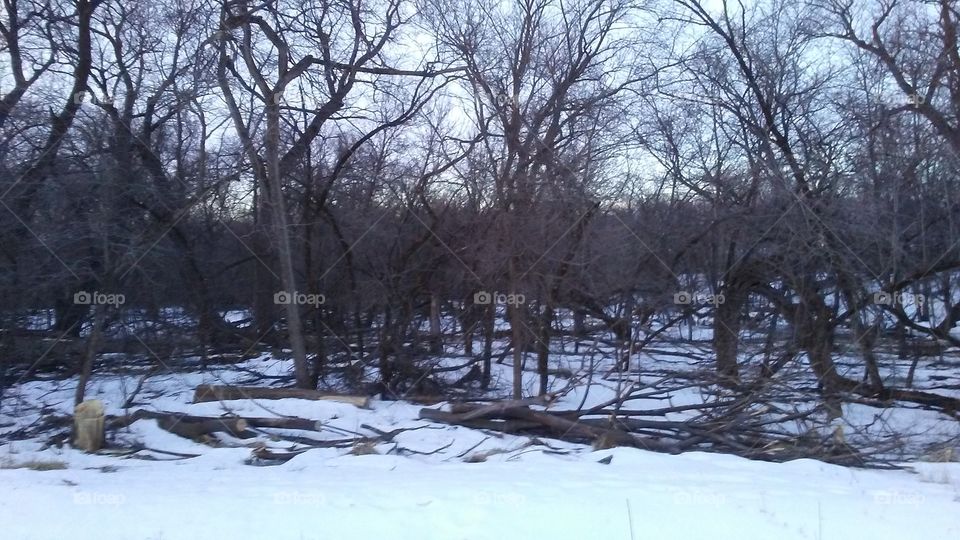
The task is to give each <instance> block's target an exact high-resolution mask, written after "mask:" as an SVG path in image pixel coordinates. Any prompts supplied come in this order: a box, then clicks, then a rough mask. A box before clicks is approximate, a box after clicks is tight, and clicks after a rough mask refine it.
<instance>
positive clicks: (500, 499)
mask: <svg viewBox="0 0 960 540" xmlns="http://www.w3.org/2000/svg"><path fill="white" fill-rule="evenodd" d="M14 450H15V449H14V448H7V449H6V450H5V452H12V451H14ZM248 454H249V452H248V450H247V449H241V448H220V449H215V450H212V451H209V452H207V453H206V454H205V455H204V456H202V457H201V458H195V459H191V460H183V461H135V460H129V461H128V462H125V463H124V464H123V465H122V466H119V467H118V468H117V469H116V470H114V471H113V472H104V471H103V470H101V469H97V468H95V467H96V466H97V465H98V464H99V463H100V462H103V463H107V462H111V463H115V460H110V459H109V458H103V457H99V456H83V455H80V454H78V453H75V452H73V451H72V450H64V451H62V452H49V454H48V455H49V457H50V458H54V459H62V460H65V461H66V462H68V463H69V468H67V469H64V470H54V471H46V472H38V471H33V470H28V469H13V470H0V483H2V485H3V486H4V489H3V493H4V497H3V498H2V500H0V523H3V524H4V525H3V530H4V537H6V538H15V539H20V540H30V539H52V538H71V539H73V540H84V539H91V540H111V539H118V540H119V539H163V540H177V539H197V538H210V537H212V538H234V539H242V538H250V539H260V538H271V539H278V540H279V539H297V540H305V539H328V538H396V539H407V538H409V539H411V540H414V539H415V540H431V539H438V540H439V539H442V540H451V539H461V538H462V539H467V538H469V539H485V538H490V539H497V540H500V539H503V538H556V539H565V538H571V539H587V538H631V539H641V538H656V539H663V540H667V539H674V538H676V539H689V538H714V539H726V538H730V539H737V540H746V539H753V538H756V539H764V540H769V539H772V538H777V539H783V540H787V539H821V538H822V539H826V538H872V539H885V538H931V539H934V538H937V539H939V538H957V537H958V536H960V517H958V516H960V464H950V463H948V464H923V468H922V469H920V470H919V471H917V472H908V471H883V472H878V471H863V470H852V469H846V468H842V467H838V466H833V465H827V464H823V463H820V462H817V461H810V460H798V461H794V462H789V463H783V464H773V463H765V462H755V461H749V460H745V459H741V458H737V457H732V456H724V455H718V454H703V453H689V454H683V455H678V456H670V455H661V454H655V453H650V452H645V451H642V450H634V449H614V450H606V451H599V452H585V453H582V454H579V455H576V456H558V455H550V454H546V453H543V452H540V451H537V452H527V453H521V452H514V453H506V454H500V455H498V456H496V457H495V458H491V459H490V460H488V461H486V462H483V463H464V462H440V463H425V462H422V461H419V460H415V459H408V458H404V457H399V456H392V455H365V456H354V455H345V454H343V451H338V450H315V451H310V452H308V453H306V454H303V455H301V456H298V457H296V458H294V459H292V460H290V461H289V462H287V463H285V464H283V465H279V466H275V467H250V466H247V465H245V464H244V460H245V459H246V458H247V456H248ZM610 456H612V461H611V463H610V464H609V465H604V464H601V463H598V461H599V460H600V459H601V458H604V457H610ZM101 466H102V465H101ZM108 470H112V469H108Z"/></svg>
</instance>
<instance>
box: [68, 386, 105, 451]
mask: <svg viewBox="0 0 960 540" xmlns="http://www.w3.org/2000/svg"><path fill="white" fill-rule="evenodd" d="M73 444H74V446H75V447H77V448H79V449H81V450H83V451H84V452H96V451H97V450H100V448H101V447H102V446H103V402H102V401H100V400H98V399H90V400H87V401H84V402H82V403H80V404H79V405H77V407H76V409H74V412H73Z"/></svg>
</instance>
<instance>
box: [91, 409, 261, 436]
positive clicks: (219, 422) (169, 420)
mask: <svg viewBox="0 0 960 540" xmlns="http://www.w3.org/2000/svg"><path fill="white" fill-rule="evenodd" d="M137 420H156V421H157V425H158V426H160V428H161V429H163V430H164V431H169V432H170V433H173V434H174V435H179V436H181V437H185V438H187V439H197V438H199V437H202V436H204V435H210V434H213V433H216V432H224V433H229V434H230V435H233V436H234V437H240V438H246V437H250V436H251V435H252V434H251V433H250V432H248V431H247V428H248V427H250V424H249V423H248V422H247V420H245V419H243V418H237V417H229V416H224V417H217V416H191V415H189V414H180V413H167V412H155V411H146V410H143V409H140V410H137V411H134V412H133V414H129V415H127V416H121V417H115V418H111V419H110V421H109V424H108V425H109V426H110V428H111V429H117V428H120V427H125V426H129V425H130V424H132V423H134V422H136V421H137Z"/></svg>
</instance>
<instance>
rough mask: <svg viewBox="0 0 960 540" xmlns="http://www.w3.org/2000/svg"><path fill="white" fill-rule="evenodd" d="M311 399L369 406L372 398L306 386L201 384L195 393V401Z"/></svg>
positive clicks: (363, 406)
mask: <svg viewBox="0 0 960 540" xmlns="http://www.w3.org/2000/svg"><path fill="white" fill-rule="evenodd" d="M287 398H294V399H310V400H325V401H339V402H341V403H349V404H351V405H355V406H357V407H362V408H368V407H369V406H370V398H368V397H367V396H352V395H347V394H337V393H331V392H320V391H317V390H309V389H304V388H261V387H259V386H218V385H210V384H201V385H200V386H198V387H197V390H196V392H194V394H193V402H194V403H205V402H208V401H231V400H235V399H287Z"/></svg>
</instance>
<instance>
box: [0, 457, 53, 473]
mask: <svg viewBox="0 0 960 540" xmlns="http://www.w3.org/2000/svg"><path fill="white" fill-rule="evenodd" d="M66 468H67V464H66V463H65V462H63V461H56V460H39V459H32V460H29V461H19V462H17V461H11V460H5V461H0V469H30V470H32V471H59V470H63V469H66Z"/></svg>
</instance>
